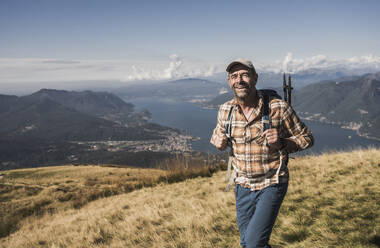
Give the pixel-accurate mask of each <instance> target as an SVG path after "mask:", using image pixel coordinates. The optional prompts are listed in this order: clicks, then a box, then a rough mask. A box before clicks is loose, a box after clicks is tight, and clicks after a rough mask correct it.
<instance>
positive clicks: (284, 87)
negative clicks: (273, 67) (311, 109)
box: [283, 72, 288, 102]
mask: <svg viewBox="0 0 380 248" xmlns="http://www.w3.org/2000/svg"><path fill="white" fill-rule="evenodd" d="M283 79H284V80H283V89H284V101H285V102H287V101H288V86H287V85H286V76H285V72H284V74H283Z"/></svg>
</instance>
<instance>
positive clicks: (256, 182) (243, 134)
mask: <svg viewBox="0 0 380 248" xmlns="http://www.w3.org/2000/svg"><path fill="white" fill-rule="evenodd" d="M226 71H227V72H228V83H229V85H230V87H231V89H232V90H233V92H234V95H235V97H234V99H232V100H230V101H228V102H226V103H224V104H222V105H221V106H220V108H219V112H218V118H217V125H216V128H215V129H214V132H213V134H212V137H211V143H212V144H213V145H215V146H216V147H217V148H218V149H219V150H224V149H226V148H227V146H231V149H232V155H233V160H232V165H233V167H234V174H235V175H234V176H235V178H234V181H235V184H236V186H235V190H234V191H235V198H236V216H237V223H238V226H239V232H240V244H241V246H242V247H244V248H251V247H270V245H269V244H268V242H269V238H270V234H271V232H272V228H273V225H274V223H275V220H276V217H277V214H278V211H279V209H280V206H281V203H282V201H283V199H284V197H285V194H286V191H287V187H288V179H289V172H288V168H287V160H288V159H287V154H288V153H292V152H296V151H300V150H303V149H306V148H308V147H310V146H312V145H313V143H314V139H313V136H312V134H311V132H310V130H309V129H308V128H307V127H306V126H305V124H304V123H303V122H301V121H300V119H299V118H298V116H297V115H296V113H295V112H294V111H293V109H292V108H291V107H290V106H289V105H288V104H287V103H286V102H285V101H283V100H281V99H278V98H275V97H273V96H272V97H269V100H268V102H267V106H268V105H269V106H268V107H269V110H267V112H268V114H267V116H268V115H269V119H270V122H271V126H270V127H269V128H265V127H267V126H265V125H263V123H264V122H266V121H265V118H263V116H265V115H264V113H263V111H264V108H265V100H264V99H265V96H264V93H263V92H261V91H258V90H256V84H257V79H258V75H257V73H256V70H255V68H254V66H253V64H252V62H251V61H249V60H245V59H237V60H235V61H233V62H231V63H230V64H229V65H228V66H227V69H226ZM268 107H267V109H268ZM226 126H227V128H226ZM265 129H266V130H265Z"/></svg>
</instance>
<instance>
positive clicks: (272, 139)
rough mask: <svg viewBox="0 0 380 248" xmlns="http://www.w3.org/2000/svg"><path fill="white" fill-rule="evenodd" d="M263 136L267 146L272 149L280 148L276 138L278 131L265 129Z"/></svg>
mask: <svg viewBox="0 0 380 248" xmlns="http://www.w3.org/2000/svg"><path fill="white" fill-rule="evenodd" d="M263 135H264V136H265V138H266V139H267V142H268V144H269V146H271V147H273V148H279V147H281V143H280V139H279V137H278V131H277V129H275V128H271V129H267V130H265V131H264V132H263Z"/></svg>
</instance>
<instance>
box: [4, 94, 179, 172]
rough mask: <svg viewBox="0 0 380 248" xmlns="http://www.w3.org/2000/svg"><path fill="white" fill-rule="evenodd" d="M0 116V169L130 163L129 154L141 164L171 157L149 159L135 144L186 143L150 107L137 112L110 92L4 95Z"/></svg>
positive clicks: (147, 149) (142, 145)
mask: <svg viewBox="0 0 380 248" xmlns="http://www.w3.org/2000/svg"><path fill="white" fill-rule="evenodd" d="M0 119H1V126H0V169H6V168H18V167H29V166H40V165H44V164H56V163H68V162H82V163H85V162H86V161H88V162H92V163H94V162H95V163H97V162H99V161H103V162H107V161H108V162H110V163H111V162H115V163H119V164H120V163H121V164H123V163H124V164H125V163H126V161H125V158H126V157H128V160H129V161H137V163H139V161H140V160H141V159H143V160H144V161H148V160H149V161H150V160H151V159H153V158H155V157H157V156H158V157H167V156H166V155H165V153H162V152H161V153H156V154H153V155H152V154H150V155H149V156H150V158H148V159H147V158H146V156H147V154H146V153H144V154H140V155H138V154H136V149H135V148H138V149H139V150H141V151H143V152H145V150H146V151H147V152H149V150H151V149H156V150H159V151H161V150H162V149H161V148H162V147H163V146H170V145H171V143H173V142H174V143H176V142H177V143H178V140H180V142H179V144H177V143H176V144H177V146H179V149H181V147H180V146H181V145H184V146H185V147H186V144H185V143H186V138H182V136H181V135H180V131H179V130H176V129H173V128H169V127H164V126H161V125H158V124H155V123H151V122H149V119H150V113H149V112H148V111H143V112H135V111H134V106H133V105H132V104H131V103H126V102H124V101H123V100H121V99H120V98H119V97H117V96H116V95H114V94H111V93H107V92H92V91H84V92H75V91H64V90H53V89H42V90H40V91H38V92H35V93H33V94H31V95H26V96H22V97H17V96H9V95H0ZM145 147H146V149H145ZM152 147H153V148H152ZM160 149H161V150H160ZM164 150H165V149H164ZM166 150H169V148H166ZM137 156H139V158H141V159H140V160H139V159H136V157H137ZM140 162H141V161H140ZM141 164H142V165H147V164H146V163H145V164H144V162H141Z"/></svg>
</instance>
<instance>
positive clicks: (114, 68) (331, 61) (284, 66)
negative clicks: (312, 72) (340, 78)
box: [0, 52, 380, 85]
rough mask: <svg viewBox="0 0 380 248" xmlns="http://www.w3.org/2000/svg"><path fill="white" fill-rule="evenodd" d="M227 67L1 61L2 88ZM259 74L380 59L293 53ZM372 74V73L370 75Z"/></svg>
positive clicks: (379, 63)
mask: <svg viewBox="0 0 380 248" xmlns="http://www.w3.org/2000/svg"><path fill="white" fill-rule="evenodd" d="M225 64H226V63H211V62H199V61H192V60H189V59H187V58H183V57H181V56H179V55H177V54H172V55H170V56H169V57H168V59H166V60H161V61H128V60H62V59H33V58H20V59H13V58H0V85H5V84H9V83H12V84H13V83H31V84H32V83H35V82H39V83H43V82H45V83H49V82H64V81H84V80H98V81H104V80H115V81H120V82H124V83H126V82H129V81H137V80H172V79H177V78H186V77H210V76H213V75H214V74H215V73H220V72H224V70H225V66H226V65H225ZM255 66H256V68H257V69H258V71H259V72H266V71H267V72H277V73H280V72H287V73H297V72H301V71H305V70H308V69H346V70H358V71H360V70H361V71H363V73H364V72H372V71H379V70H380V57H377V56H375V55H365V56H360V57H352V58H348V59H338V58H330V57H327V56H325V55H316V56H312V57H308V58H296V57H295V56H294V55H293V54H292V53H291V52H289V53H287V54H286V56H285V58H284V59H282V60H277V61H274V62H273V63H270V64H260V63H259V62H255ZM371 70H372V71H371Z"/></svg>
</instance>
